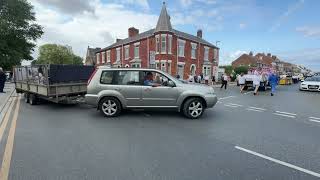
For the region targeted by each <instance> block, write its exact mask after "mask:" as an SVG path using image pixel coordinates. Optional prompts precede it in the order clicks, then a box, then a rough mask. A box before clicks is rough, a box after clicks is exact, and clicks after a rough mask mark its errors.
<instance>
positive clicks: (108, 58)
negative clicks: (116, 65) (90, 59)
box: [107, 50, 110, 63]
mask: <svg viewBox="0 0 320 180" xmlns="http://www.w3.org/2000/svg"><path fill="white" fill-rule="evenodd" d="M107 62H108V63H109V62H110V50H109V51H107Z"/></svg>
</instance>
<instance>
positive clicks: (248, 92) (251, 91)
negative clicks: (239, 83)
mask: <svg viewBox="0 0 320 180" xmlns="http://www.w3.org/2000/svg"><path fill="white" fill-rule="evenodd" d="M250 93H253V91H249V92H246V93H243V94H250Z"/></svg>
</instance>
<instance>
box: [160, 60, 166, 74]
mask: <svg viewBox="0 0 320 180" xmlns="http://www.w3.org/2000/svg"><path fill="white" fill-rule="evenodd" d="M161 71H163V72H166V71H167V68H166V63H165V62H162V63H161Z"/></svg>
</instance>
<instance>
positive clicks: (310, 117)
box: [309, 117, 320, 120]
mask: <svg viewBox="0 0 320 180" xmlns="http://www.w3.org/2000/svg"><path fill="white" fill-rule="evenodd" d="M309 119H317V120H320V118H318V117H309Z"/></svg>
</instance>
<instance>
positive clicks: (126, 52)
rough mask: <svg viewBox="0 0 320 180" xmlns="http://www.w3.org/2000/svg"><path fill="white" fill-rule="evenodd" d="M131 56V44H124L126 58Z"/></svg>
mask: <svg viewBox="0 0 320 180" xmlns="http://www.w3.org/2000/svg"><path fill="white" fill-rule="evenodd" d="M129 58H130V48H129V45H126V46H124V59H125V60H128V59H129Z"/></svg>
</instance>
